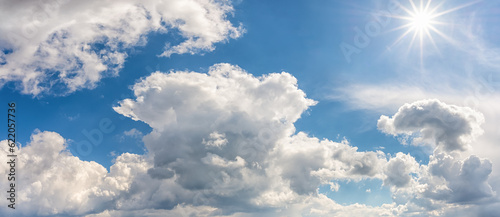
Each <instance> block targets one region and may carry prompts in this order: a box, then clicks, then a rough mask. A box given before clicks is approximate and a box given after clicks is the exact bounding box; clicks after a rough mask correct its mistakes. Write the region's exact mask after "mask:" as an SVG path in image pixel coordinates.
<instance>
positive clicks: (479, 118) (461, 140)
mask: <svg viewBox="0 0 500 217" xmlns="http://www.w3.org/2000/svg"><path fill="white" fill-rule="evenodd" d="M483 123H484V116H483V115H482V114H481V113H479V112H476V111H474V110H472V109H471V108H468V107H459V106H454V105H447V104H445V103H442V102H440V101H438V100H422V101H417V102H414V103H411V104H405V105H404V106H402V107H401V108H399V110H398V112H397V113H396V114H395V115H394V116H392V117H391V118H390V117H387V116H385V115H382V116H381V117H380V119H379V120H378V123H377V127H378V128H379V129H380V130H381V131H382V132H384V133H387V134H391V135H398V134H407V135H411V134H414V133H419V135H418V137H417V138H415V139H414V140H413V142H416V143H419V142H424V143H428V144H433V145H435V146H436V147H438V148H441V149H444V150H445V151H455V150H459V151H464V150H467V149H468V146H469V145H470V142H471V141H472V140H474V139H476V138H477V136H479V135H481V134H482V133H483V130H482V129H481V127H480V125H481V124H483Z"/></svg>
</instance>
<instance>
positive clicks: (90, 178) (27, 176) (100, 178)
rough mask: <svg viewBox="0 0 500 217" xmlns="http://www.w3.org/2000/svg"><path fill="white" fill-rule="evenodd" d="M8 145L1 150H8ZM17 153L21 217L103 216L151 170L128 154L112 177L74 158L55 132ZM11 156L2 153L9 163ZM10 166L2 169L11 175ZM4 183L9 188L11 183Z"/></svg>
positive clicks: (35, 137) (36, 138)
mask: <svg viewBox="0 0 500 217" xmlns="http://www.w3.org/2000/svg"><path fill="white" fill-rule="evenodd" d="M6 142H7V141H6V140H4V141H2V142H1V144H2V145H4V146H7V145H6ZM17 152H18V158H17V164H16V167H17V168H16V169H17V171H19V172H18V173H17V178H16V185H17V186H18V187H17V191H18V192H17V200H18V201H17V203H16V204H17V209H16V210H14V212H15V213H16V216H17V215H25V216H34V215H36V216H47V215H56V214H71V215H74V214H76V215H79V214H84V213H88V212H90V211H94V210H103V209H104V208H105V207H104V206H106V205H107V202H109V201H111V200H112V199H114V198H115V197H117V196H118V194H119V192H121V191H125V190H129V189H130V185H131V181H132V180H133V179H134V178H135V176H134V175H135V174H137V171H140V167H147V166H145V165H146V164H145V163H144V162H143V160H141V157H140V156H138V155H133V154H123V155H122V156H120V157H118V158H117V159H116V162H115V164H114V165H113V166H112V168H111V173H108V172H107V170H106V168H104V167H103V166H101V165H99V164H97V163H95V162H88V161H81V160H79V159H78V158H77V157H74V156H72V155H71V154H70V153H69V151H68V150H67V149H66V140H65V139H64V138H62V137H61V136H60V135H59V134H57V133H54V132H40V131H35V133H34V134H33V135H32V136H31V142H30V143H28V144H27V145H26V146H25V147H23V148H22V149H19V150H17ZM6 156H7V153H6V152H5V151H3V149H2V155H1V156H0V159H1V160H2V161H5V162H7V159H6ZM125 164H126V165H125ZM140 165H142V166H140ZM7 166H8V165H7V164H2V166H1V168H0V170H2V171H6V170H8V168H7ZM142 169H144V168H142ZM1 182H2V186H6V183H7V179H2V180H1ZM6 203H7V201H6V200H2V208H1V212H2V213H4V214H5V213H10V214H9V215H13V213H11V212H12V210H10V209H9V208H7V204H6Z"/></svg>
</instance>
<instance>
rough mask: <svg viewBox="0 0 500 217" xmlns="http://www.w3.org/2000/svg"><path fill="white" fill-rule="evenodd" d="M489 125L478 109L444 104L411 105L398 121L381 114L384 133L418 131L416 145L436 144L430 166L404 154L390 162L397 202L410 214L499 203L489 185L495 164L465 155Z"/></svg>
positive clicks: (388, 180) (388, 175) (386, 181)
mask: <svg viewBox="0 0 500 217" xmlns="http://www.w3.org/2000/svg"><path fill="white" fill-rule="evenodd" d="M483 122H484V118H483V115H482V114H481V113H479V112H477V111H474V110H472V109H470V108H467V107H458V106H453V105H447V104H445V103H442V102H440V101H438V100H422V101H417V102H414V103H411V104H405V105H403V106H402V107H401V108H399V110H398V112H397V113H396V114H395V115H394V116H393V117H391V118H389V117H387V116H384V115H383V116H381V117H380V119H379V121H378V125H377V126H378V128H379V129H380V130H381V131H383V132H385V133H387V134H391V135H395V136H396V135H400V134H403V135H411V134H414V133H418V135H417V136H416V137H417V138H416V139H414V142H415V141H417V142H426V143H428V144H433V145H434V146H435V149H434V153H433V154H432V155H430V157H429V164H428V165H418V164H417V163H416V162H415V160H414V158H413V157H411V156H408V155H404V154H402V153H398V154H397V155H396V157H394V158H392V159H390V160H389V162H388V163H387V164H386V167H385V170H384V172H385V175H386V178H385V179H384V184H386V185H390V186H393V188H391V190H392V192H393V199H394V201H395V202H396V203H397V204H405V206H406V207H407V212H408V213H423V212H424V213H429V214H432V215H435V214H436V213H441V214H443V213H446V212H448V211H449V210H450V208H451V207H454V206H456V204H481V206H487V205H488V204H489V203H491V202H492V201H494V200H495V197H494V196H495V195H496V193H495V192H494V191H493V189H492V187H491V185H490V183H489V182H488V178H489V176H490V174H491V172H492V163H491V162H490V161H489V160H487V159H480V158H479V157H477V156H475V155H471V156H466V155H465V152H463V151H465V150H467V149H469V146H471V144H472V143H474V142H475V139H476V137H477V136H478V135H480V134H481V133H482V130H481V128H480V125H481V124H482V123H483ZM463 155H465V156H463ZM411 174H412V175H411ZM433 213H434V214H433Z"/></svg>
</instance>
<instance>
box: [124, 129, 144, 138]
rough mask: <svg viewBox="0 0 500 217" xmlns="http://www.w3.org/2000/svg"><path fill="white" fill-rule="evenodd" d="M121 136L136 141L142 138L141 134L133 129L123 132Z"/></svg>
mask: <svg viewBox="0 0 500 217" xmlns="http://www.w3.org/2000/svg"><path fill="white" fill-rule="evenodd" d="M123 135H125V136H128V137H131V138H136V139H138V138H142V136H143V134H142V132H141V131H139V130H138V129H135V128H132V129H130V130H127V131H125V132H123Z"/></svg>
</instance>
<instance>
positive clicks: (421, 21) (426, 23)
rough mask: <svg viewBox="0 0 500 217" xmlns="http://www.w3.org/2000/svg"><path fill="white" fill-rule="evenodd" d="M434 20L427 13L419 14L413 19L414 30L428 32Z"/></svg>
mask: <svg viewBox="0 0 500 217" xmlns="http://www.w3.org/2000/svg"><path fill="white" fill-rule="evenodd" d="M432 18H433V17H432V14H429V13H427V12H425V11H421V12H418V13H416V14H415V15H413V17H412V20H411V25H412V28H413V29H415V30H416V31H428V30H429V28H430V26H431V25H432Z"/></svg>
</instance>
